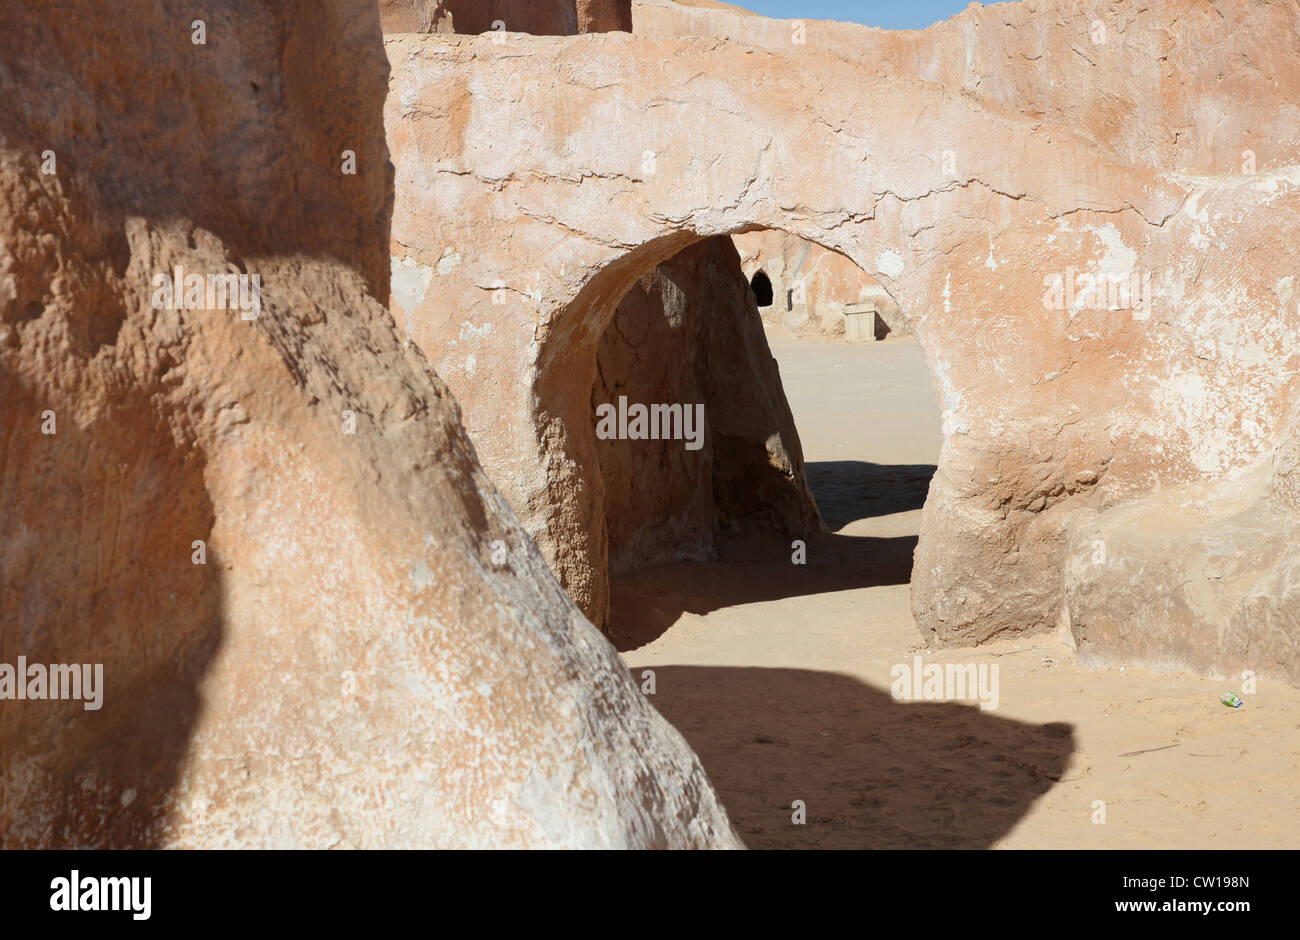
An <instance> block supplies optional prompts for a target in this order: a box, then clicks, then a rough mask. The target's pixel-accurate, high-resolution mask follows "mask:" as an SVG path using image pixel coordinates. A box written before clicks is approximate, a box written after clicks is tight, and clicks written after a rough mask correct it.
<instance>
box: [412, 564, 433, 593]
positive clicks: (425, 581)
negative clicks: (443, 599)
mask: <svg viewBox="0 0 1300 940" xmlns="http://www.w3.org/2000/svg"><path fill="white" fill-rule="evenodd" d="M411 583H412V584H414V585H415V589H416V590H417V591H423V590H424V589H425V588H427V587H429V586H430V585H431V584H433V571H432V570H430V568H429V566H428V565H426V564H425V563H424V562H423V561H417V562H416V563H415V567H413V568H412V569H411Z"/></svg>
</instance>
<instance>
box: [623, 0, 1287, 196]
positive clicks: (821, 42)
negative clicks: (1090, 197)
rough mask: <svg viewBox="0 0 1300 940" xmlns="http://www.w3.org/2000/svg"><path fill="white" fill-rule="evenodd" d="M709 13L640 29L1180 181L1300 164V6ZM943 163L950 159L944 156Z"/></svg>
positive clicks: (656, 8) (654, 8)
mask: <svg viewBox="0 0 1300 940" xmlns="http://www.w3.org/2000/svg"><path fill="white" fill-rule="evenodd" d="M705 6H706V5H705V4H703V3H700V2H698V0H697V2H693V3H685V4H684V3H681V2H674V0H634V4H633V28H634V31H635V32H636V33H637V34H639V35H643V36H646V37H647V38H682V37H697V38H698V37H718V38H725V39H727V40H729V41H732V42H736V43H741V44H744V45H749V46H755V47H760V48H765V49H770V50H773V51H779V52H799V51H802V50H818V51H821V52H824V53H831V54H836V55H842V56H845V57H848V58H850V59H853V60H855V61H857V62H860V63H862V64H863V65H864V66H866V67H868V68H871V69H872V70H873V71H874V72H876V73H877V74H881V75H889V76H894V77H907V78H912V79H915V80H920V81H924V82H928V83H934V84H937V85H939V86H941V87H943V88H946V89H948V90H950V91H952V92H954V93H961V94H963V95H966V96H969V97H971V98H973V99H976V100H980V101H984V102H986V103H987V105H990V106H1002V107H1005V108H1010V109H1012V110H1014V111H1016V112H1020V113H1022V114H1023V115H1024V116H1025V117H1026V118H1028V119H1032V120H1039V121H1042V122H1044V123H1045V124H1049V125H1057V126H1060V127H1064V128H1069V129H1070V131H1071V133H1073V134H1075V135H1077V136H1079V137H1081V138H1082V139H1084V140H1088V141H1090V142H1092V143H1094V144H1095V145H1096V146H1098V147H1100V148H1102V149H1104V150H1107V151H1110V152H1113V153H1115V154H1117V155H1119V156H1121V157H1123V158H1124V159H1126V160H1128V161H1130V162H1133V163H1138V164H1147V165H1154V166H1160V167H1165V168H1167V169H1170V170H1175V171H1178V172H1184V173H1202V174H1219V173H1237V172H1241V170H1242V163H1243V151H1246V150H1250V151H1252V152H1253V153H1254V155H1255V165H1256V167H1257V168H1258V169H1260V170H1263V169H1265V168H1268V167H1280V166H1286V165H1290V164H1292V163H1295V162H1297V160H1300V104H1298V103H1297V97H1296V92H1295V89H1296V85H1297V79H1298V78H1300V25H1298V22H1300V10H1297V8H1296V4H1295V3H1293V2H1290V0H1283V2H1265V0H1213V2H1211V0H1193V2H1187V0H1163V2H1158V3H1154V4H1133V3H1129V2H1127V0H1028V2H1023V3H994V4H988V5H981V4H978V3H972V4H971V5H970V6H968V7H967V8H966V9H965V10H964V11H963V12H961V13H959V14H957V15H956V16H954V17H952V18H951V19H949V20H947V21H945V22H942V23H937V24H935V25H934V26H931V27H930V28H928V29H923V30H883V29H877V28H874V27H870V26H862V25H860V24H857V23H834V22H828V21H816V20H805V21H793V20H774V19H768V18H767V17H761V16H754V15H752V14H751V13H749V12H748V11H745V10H734V9H733V10H727V9H717V8H703V7H705ZM720 6H721V5H720ZM800 22H801V23H802V27H803V28H802V30H800V29H799V28H798V24H799V23H800ZM800 40H802V42H801V43H800V42H799V41H800ZM919 114H920V112H913V114H912V115H909V116H908V117H907V118H905V119H903V120H902V121H900V123H899V124H898V125H897V130H898V131H899V132H901V133H905V134H907V133H914V132H915V131H916V130H917V129H916V128H912V127H910V126H909V125H910V123H911V122H912V121H914V120H915V119H916V118H917V116H918V115H919ZM922 120H924V121H927V122H928V121H929V118H928V116H926V117H924V118H922ZM941 129H942V128H936V130H941ZM946 149H952V150H954V152H955V154H956V156H957V158H958V167H959V169H960V165H961V161H963V160H968V159H970V157H969V155H968V154H965V153H964V152H963V150H962V149H961V148H960V147H955V146H950V147H949V148H946ZM931 156H932V158H933V159H935V160H939V159H940V151H936V152H934V153H933V154H931Z"/></svg>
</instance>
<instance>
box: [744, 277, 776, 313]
mask: <svg viewBox="0 0 1300 940" xmlns="http://www.w3.org/2000/svg"><path fill="white" fill-rule="evenodd" d="M749 289H750V290H751V291H752V292H753V294H754V303H755V304H757V305H758V306H760V307H770V306H772V279H771V278H769V277H768V276H767V275H766V274H764V273H763V272H762V271H755V272H754V276H753V277H752V278H750V281H749Z"/></svg>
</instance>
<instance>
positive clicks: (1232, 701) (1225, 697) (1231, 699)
mask: <svg viewBox="0 0 1300 940" xmlns="http://www.w3.org/2000/svg"><path fill="white" fill-rule="evenodd" d="M1219 701H1220V702H1222V703H1223V704H1224V705H1227V706H1228V707H1229V708H1241V706H1242V705H1244V704H1245V703H1244V702H1242V700H1241V696H1240V695H1238V694H1237V693H1236V692H1224V693H1223V694H1222V695H1220V696H1219Z"/></svg>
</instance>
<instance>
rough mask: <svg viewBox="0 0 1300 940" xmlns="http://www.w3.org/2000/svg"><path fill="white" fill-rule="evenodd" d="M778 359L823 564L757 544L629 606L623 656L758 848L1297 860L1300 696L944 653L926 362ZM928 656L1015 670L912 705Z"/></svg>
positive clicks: (654, 586)
mask: <svg viewBox="0 0 1300 940" xmlns="http://www.w3.org/2000/svg"><path fill="white" fill-rule="evenodd" d="M772 349H773V353H774V355H775V356H776V357H777V359H778V361H779V362H780V364H781V373H782V379H783V381H784V383H785V387H786V392H787V395H788V396H789V399H790V404H791V408H792V409H793V410H794V415H795V419H796V421H797V423H798V427H799V433H800V435H801V437H802V440H803V447H804V454H805V457H806V459H807V461H808V464H809V478H810V482H811V484H812V487H813V490H814V493H815V494H816V495H817V497H818V502H819V505H820V506H821V508H822V512H823V515H824V516H826V518H827V521H828V523H829V524H830V526H831V529H832V530H833V531H834V534H833V535H831V536H828V537H823V538H821V539H817V540H811V541H810V543H809V557H808V563H807V565H804V566H796V565H793V564H791V563H790V558H789V549H788V547H785V546H783V545H772V546H764V547H755V546H748V547H746V548H743V549H742V548H739V547H737V548H735V549H732V550H729V551H728V552H727V553H725V554H724V556H723V558H722V559H721V560H719V561H717V562H710V563H695V562H692V563H675V564H669V565H661V566H657V567H655V568H650V569H646V570H644V571H641V572H637V573H635V574H633V575H630V576H625V577H623V578H620V579H619V580H618V581H617V582H616V584H615V591H614V603H615V607H614V627H613V632H614V638H615V640H616V642H617V643H618V645H619V648H620V649H621V650H623V657H624V659H625V661H626V662H627V664H628V666H629V667H630V668H631V669H632V671H633V675H634V677H635V678H636V679H637V681H638V683H644V682H645V679H644V678H643V673H644V670H647V669H650V670H653V671H654V683H655V694H654V695H653V697H652V699H651V701H652V702H653V703H654V704H655V706H656V707H657V708H658V709H659V710H660V712H662V713H663V714H664V716H665V717H667V718H668V719H669V720H670V721H671V722H672V723H673V724H674V725H676V727H677V728H678V729H679V730H680V731H681V732H682V734H683V735H685V737H686V739H687V740H688V741H689V742H690V743H691V745H692V746H693V747H694V748H695V750H696V752H697V753H698V754H699V755H700V757H701V759H702V760H703V761H704V765H705V767H706V768H707V770H708V772H709V775H710V777H711V778H712V780H713V782H714V785H715V786H716V787H717V789H718V791H719V792H720V794H721V795H722V799H723V802H724V803H725V805H726V807H727V809H728V811H729V812H730V814H731V818H732V820H733V822H734V823H735V826H736V829H737V831H738V832H739V833H740V835H741V838H743V839H744V840H745V843H746V844H747V845H748V846H749V847H751V848H932V847H938V848H943V847H948V848H988V847H1002V848H1111V847H1114V848H1178V847H1186V848H1278V847H1290V848H1295V847H1297V846H1300V733H1298V732H1300V691H1298V690H1295V689H1290V688H1284V687H1278V686H1273V685H1269V684H1266V683H1260V684H1259V686H1258V688H1257V693H1256V694H1255V695H1253V696H1248V697H1246V699H1245V701H1246V704H1245V705H1244V706H1243V707H1242V708H1239V709H1230V708H1226V707H1224V706H1223V705H1221V704H1219V701H1218V698H1219V695H1220V694H1221V693H1222V692H1225V691H1240V689H1239V687H1237V686H1234V684H1233V683H1229V682H1215V681H1210V680H1207V679H1201V678H1197V677H1195V676H1190V675H1185V674H1175V675H1156V674H1152V673H1149V672H1145V671H1143V670H1141V669H1136V668H1132V667H1121V666H1115V667H1112V668H1108V669H1105V670H1090V669H1084V668H1081V667H1078V666H1076V665H1075V664H1074V662H1073V653H1072V651H1071V650H1070V648H1069V647H1068V646H1066V645H1064V644H1062V643H1060V642H1059V641H1058V640H1057V639H1056V638H1055V637H1054V636H1050V635H1043V636H1032V637H1021V638H1018V639H1015V640H1006V641H999V642H996V643H994V644H990V645H986V646H982V647H978V648H973V649H944V650H934V651H933V652H931V651H930V650H928V649H927V648H926V647H925V646H924V645H923V644H922V641H921V636H920V634H919V633H918V632H917V629H916V625H915V622H914V621H913V619H912V614H911V609H910V600H909V588H908V578H909V576H910V570H911V556H912V551H913V548H914V546H915V544H916V534H917V532H918V529H919V525H920V515H921V514H920V506H921V505H922V503H923V501H924V496H925V491H926V486H927V483H928V479H929V476H930V473H931V472H932V469H933V465H934V464H935V462H936V460H937V457H938V453H939V447H940V443H941V436H940V430H939V414H938V409H937V407H936V406H935V403H934V400H933V397H932V395H931V392H930V387H929V378H928V375H927V374H926V370H925V365H924V362H923V360H922V358H921V353H920V350H919V348H918V347H917V346H916V344H915V343H914V342H912V341H911V340H908V339H892V340H889V341H886V342H883V343H873V344H859V345H845V344H833V343H814V342H804V341H793V340H778V341H774V342H773V344H772ZM916 655H920V656H921V658H922V660H923V661H924V662H926V663H930V662H937V663H963V664H978V663H986V664H989V665H992V664H997V665H998V666H999V670H998V678H999V682H998V692H999V702H998V705H997V708H995V709H990V710H983V709H980V708H978V707H977V705H976V703H975V702H974V701H971V702H966V703H959V702H931V701H896V700H895V699H894V698H893V697H892V696H891V695H890V685H891V675H890V669H891V667H892V666H894V665H895V664H901V663H909V664H910V663H911V662H912V661H913V657H914V656H916ZM796 800H802V801H803V802H804V804H805V806H806V822H805V823H804V824H802V825H799V824H795V823H794V822H792V815H794V813H795V810H794V809H792V804H793V803H794V801H796ZM1098 801H1100V803H1098ZM1101 804H1104V808H1103V807H1102V806H1101ZM1103 812H1104V822H1103V821H1099V820H1101V819H1102V818H1103V815H1102V814H1103Z"/></svg>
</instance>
